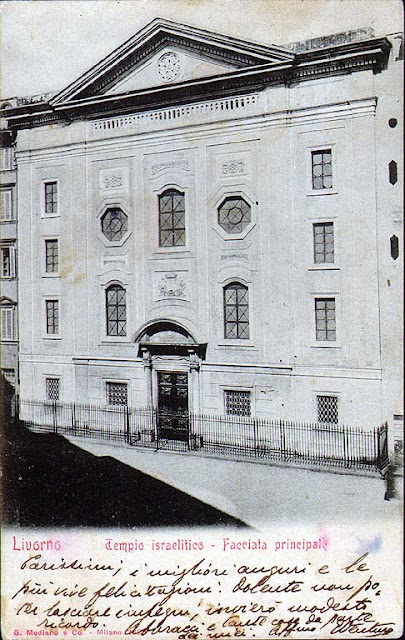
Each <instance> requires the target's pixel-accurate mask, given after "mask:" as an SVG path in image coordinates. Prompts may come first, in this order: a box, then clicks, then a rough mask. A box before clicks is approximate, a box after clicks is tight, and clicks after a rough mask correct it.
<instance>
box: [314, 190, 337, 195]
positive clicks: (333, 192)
mask: <svg viewBox="0 0 405 640" xmlns="http://www.w3.org/2000/svg"><path fill="white" fill-rule="evenodd" d="M338 193H339V192H338V191H337V190H336V189H316V190H315V191H308V193H307V196H335V195H337V194H338Z"/></svg>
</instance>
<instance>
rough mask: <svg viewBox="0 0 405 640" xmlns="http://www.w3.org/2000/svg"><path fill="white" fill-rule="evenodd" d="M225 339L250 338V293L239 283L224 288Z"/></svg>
mask: <svg viewBox="0 0 405 640" xmlns="http://www.w3.org/2000/svg"><path fill="white" fill-rule="evenodd" d="M224 319H225V338H232V339H233V338H239V339H243V340H246V339H248V338H249V291H248V288H247V287H245V286H244V285H243V284H240V283H239V282H232V283H231V284H228V285H227V286H226V287H225V288H224Z"/></svg>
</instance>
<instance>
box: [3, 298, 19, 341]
mask: <svg viewBox="0 0 405 640" xmlns="http://www.w3.org/2000/svg"><path fill="white" fill-rule="evenodd" d="M0 313H1V336H0V338H1V340H2V341H4V340H16V339H17V335H16V334H17V332H16V326H15V307H12V306H7V307H6V306H4V307H2V308H1V309H0Z"/></svg>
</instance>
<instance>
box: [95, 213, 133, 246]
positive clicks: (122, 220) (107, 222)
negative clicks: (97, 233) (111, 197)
mask: <svg viewBox="0 0 405 640" xmlns="http://www.w3.org/2000/svg"><path fill="white" fill-rule="evenodd" d="M101 231H102V232H103V234H104V235H105V237H106V238H107V240H110V241H111V242H117V241H119V240H122V238H123V237H124V236H125V234H126V233H127V231H128V216H127V215H126V214H125V213H124V212H123V211H122V209H120V208H119V207H112V208H110V209H107V211H106V212H105V214H104V215H103V216H102V218H101Z"/></svg>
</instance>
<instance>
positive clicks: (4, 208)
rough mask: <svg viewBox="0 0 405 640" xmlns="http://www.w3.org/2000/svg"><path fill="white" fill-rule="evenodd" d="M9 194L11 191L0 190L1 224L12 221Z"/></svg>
mask: <svg viewBox="0 0 405 640" xmlns="http://www.w3.org/2000/svg"><path fill="white" fill-rule="evenodd" d="M11 194H12V191H11V189H2V190H1V191H0V220H2V221H3V222H7V221H8V220H13V219H14V216H13V202H12V195H11Z"/></svg>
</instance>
